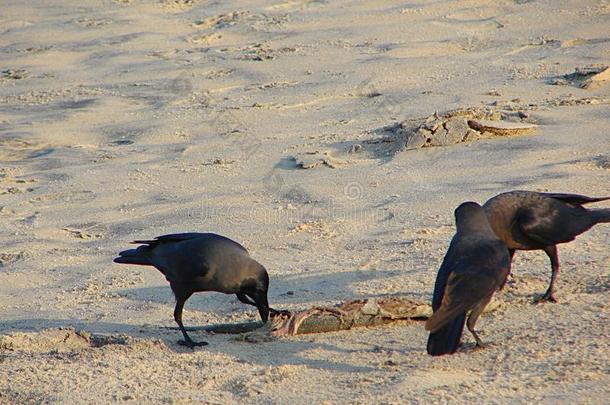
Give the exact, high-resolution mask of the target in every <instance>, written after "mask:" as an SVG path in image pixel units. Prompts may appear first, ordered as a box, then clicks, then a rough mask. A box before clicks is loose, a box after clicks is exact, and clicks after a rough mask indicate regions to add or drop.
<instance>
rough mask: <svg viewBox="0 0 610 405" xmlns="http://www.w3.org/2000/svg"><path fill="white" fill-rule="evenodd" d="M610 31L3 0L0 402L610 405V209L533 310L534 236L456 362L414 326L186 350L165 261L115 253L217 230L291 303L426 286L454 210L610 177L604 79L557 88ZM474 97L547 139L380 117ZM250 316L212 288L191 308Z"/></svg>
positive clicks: (573, 24)
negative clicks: (407, 133) (401, 130)
mask: <svg viewBox="0 0 610 405" xmlns="http://www.w3.org/2000/svg"><path fill="white" fill-rule="evenodd" d="M609 23H610V4H609V3H608V2H607V1H570V2H564V1H561V2H558V1H552V0H538V1H527V0H525V1H521V0H520V1H517V0H514V1H508V0H500V1H485V0H469V1H466V0H464V1H449V0H439V1H434V2H431V1H410V2H404V1H402V2H399V1H380V0H376V1H369V2H347V1H344V2H338V1H305V0H303V1H299V0H296V1H286V2H283V3H281V2H278V3H274V2H258V1H256V2H250V1H244V0H241V1H234V2H206V1H198V0H191V1H187V0H182V1H178V0H176V1H169V0H165V1H153V0H147V1H144V0H142V1H138V0H133V1H129V0H123V1H118V0H117V1H110V0H103V1H87V2H83V1H29V2H22V1H11V0H5V1H3V4H2V7H1V9H0V32H1V35H0V66H2V68H1V72H0V227H1V232H0V319H1V320H0V334H1V335H3V337H2V339H1V340H0V403H2V404H30V403H36V404H37V403H64V404H75V403H96V404H97V403H110V402H125V403H134V404H135V403H137V404H141V403H152V404H157V403H167V404H187V403H210V404H217V403H222V404H232V403H242V402H247V403H257V404H258V403H269V404H286V403H292V404H343V403H361V404H369V403H379V404H403V403H431V402H432V401H436V402H440V403H446V402H451V403H473V402H476V403H523V402H530V401H536V402H537V403H548V404H557V403H570V404H573V403H583V404H585V403H591V404H599V403H603V402H604V401H607V398H608V396H609V394H610V389H609V388H608V387H610V363H609V358H610V330H609V325H610V323H609V314H610V311H609V308H610V307H609V304H608V290H609V289H610V281H609V275H610V270H609V269H610V249H609V248H608V245H609V241H610V226H608V225H599V226H597V227H595V228H593V229H592V230H591V231H589V232H588V233H586V234H584V235H582V236H581V237H579V238H578V239H577V240H576V241H575V242H573V243H570V244H567V245H562V246H560V260H561V263H562V273H561V275H560V279H559V283H558V293H557V298H558V299H559V301H560V302H559V303H558V304H544V305H534V304H533V303H532V300H533V298H534V296H535V295H536V294H540V293H542V292H544V290H545V289H546V286H547V284H548V281H549V277H550V266H549V262H548V259H547V258H546V256H545V255H544V253H543V252H519V253H517V255H516V257H515V262H514V266H513V277H512V278H511V281H510V282H509V283H508V285H507V286H506V288H505V290H504V291H503V292H501V293H500V294H499V297H498V299H499V300H501V301H502V306H501V308H500V309H498V310H496V311H494V312H492V313H489V314H486V315H484V316H483V317H482V319H481V320H480V321H479V323H478V325H477V326H478V328H479V329H481V330H482V332H481V337H482V339H483V340H484V341H486V342H488V343H490V346H489V347H488V348H487V349H485V350H477V351H473V350H472V349H473V345H474V341H473V339H472V337H471V336H469V335H468V334H467V333H466V334H465V336H464V346H463V348H462V349H461V350H460V352H459V353H457V354H456V355H454V356H445V357H443V358H432V357H429V356H428V355H427V354H426V353H425V342H426V338H427V334H426V332H425V330H424V328H423V325H422V324H421V322H410V323H401V324H396V325H391V326H386V327H379V328H370V329H358V330H352V331H345V332H337V333H328V334H319V335H306V336H298V337H293V338H286V339H279V340H274V341H271V342H262V343H248V342H244V341H239V340H235V337H234V336H227V335H210V336H204V335H203V334H201V333H195V332H193V334H192V336H193V337H194V338H197V339H205V340H207V341H209V343H210V344H209V346H206V347H204V348H197V349H196V350H194V351H191V350H189V349H187V348H184V347H182V346H178V345H177V344H176V341H177V340H178V339H179V338H180V336H179V333H178V332H177V331H176V330H173V329H168V328H167V327H173V326H175V325H174V321H173V319H172V310H173V304H174V300H173V297H172V295H171V291H170V289H169V288H168V286H167V283H166V281H165V280H164V278H163V276H162V275H161V274H160V273H159V272H158V271H156V270H155V269H153V268H145V267H137V266H122V265H118V264H114V263H112V258H113V257H114V256H115V254H116V252H118V251H119V250H121V249H124V248H125V247H127V246H128V245H127V243H128V242H129V241H131V240H134V239H144V238H150V237H153V236H156V235H161V234H164V233H171V232H183V231H201V232H204V231H212V232H217V233H221V234H223V235H226V236H228V237H231V238H233V239H235V240H237V241H239V242H241V243H242V244H244V245H245V246H246V247H247V248H248V249H249V250H250V252H251V254H252V256H253V257H254V258H256V259H257V260H258V261H260V262H261V263H263V264H264V265H265V266H266V267H267V269H268V271H269V273H270V276H271V289H270V296H269V299H270V301H271V303H272V305H273V306H274V307H277V308H285V309H302V308H308V307H311V306H315V305H323V304H324V305H326V304H332V303H335V302H339V301H342V300H347V299H354V298H362V297H385V296H391V295H407V296H412V297H413V298H414V299H419V300H423V301H428V300H430V298H431V292H432V286H433V283H434V279H435V276H436V271H437V269H438V266H439V264H440V261H441V260H442V257H443V254H444V252H445V250H446V248H447V245H448V243H449V240H450V238H451V236H452V234H453V232H454V227H453V209H454V208H455V207H456V206H457V205H458V204H459V203H461V202H462V201H465V200H474V201H479V202H484V201H485V200H486V199H488V198H489V197H491V196H493V195H495V194H497V193H500V192H503V191H508V190H512V189H528V190H541V191H547V190H548V191H553V192H572V193H581V194H587V195H594V196H600V195H608V194H610V187H609V184H610V163H609V162H610V135H609V134H608V126H609V125H610V112H609V111H610V109H609V106H610V84H607V83H606V84H604V82H597V83H596V86H590V87H588V88H583V87H581V86H579V85H577V84H574V83H572V82H570V81H567V80H563V79H562V80H560V79H561V78H563V77H564V76H565V75H569V74H571V73H574V72H575V71H576V69H581V68H586V67H587V66H589V65H596V66H597V65H602V66H603V65H608V64H609V63H610V59H609V55H610V38H608V35H607V34H608V29H607V27H608V24H609ZM569 77H571V76H569ZM461 108H486V109H491V110H494V111H496V112H499V113H502V112H504V113H505V114H507V117H508V115H510V114H508V113H519V112H521V117H522V118H524V119H523V121H524V122H528V123H531V124H535V125H536V126H537V127H536V131H535V132H534V133H533V134H529V135H523V136H516V137H507V136H500V137H490V138H482V139H478V140H473V141H471V142H461V143H459V144H456V145H452V146H447V147H425V148H422V149H416V150H404V148H403V147H401V145H400V142H399V141H398V140H397V138H396V136H395V135H396V134H393V133H392V132H391V131H389V130H388V128H391V127H392V126H393V125H396V124H397V123H400V122H403V121H404V120H419V119H425V117H429V116H430V115H431V114H433V113H434V112H439V113H440V114H442V113H443V112H445V111H450V110H455V109H461ZM508 118H511V117H508ZM513 118H514V117H513ZM511 119H512V118H511ZM303 156H305V157H308V158H311V157H312V156H314V157H316V156H318V157H322V158H321V159H317V162H318V164H314V165H313V167H312V168H310V169H304V168H302V167H299V164H298V161H299V160H298V159H301V158H302V157H303ZM326 161H328V162H330V164H328V163H325V162H326ZM307 162H309V160H307ZM320 162H321V163H320ZM609 206H610V205H609V204H608V203H599V204H596V207H609ZM255 318H256V311H255V310H254V309H253V308H251V307H248V306H245V305H243V304H241V303H239V302H238V301H237V300H236V298H235V297H233V296H226V295H222V294H215V293H207V294H203V293H202V294H197V295H195V296H194V297H193V298H192V299H191V300H190V301H189V302H188V303H187V305H186V310H185V314H184V320H185V323H186V324H187V325H188V326H202V325H206V324H210V323H225V322H233V321H234V322H238V321H246V320H250V319H255Z"/></svg>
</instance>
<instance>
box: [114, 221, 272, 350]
mask: <svg viewBox="0 0 610 405" xmlns="http://www.w3.org/2000/svg"><path fill="white" fill-rule="evenodd" d="M131 243H135V244H142V246H139V247H138V248H136V249H129V250H125V251H123V252H120V253H119V256H118V257H116V258H115V259H114V262H115V263H124V264H139V265H144V266H154V267H156V268H157V270H159V271H160V272H161V273H163V275H164V276H165V278H166V280H167V281H169V286H170V287H171V289H172V291H173V293H174V296H175V297H176V307H175V309H174V320H175V321H176V323H177V324H178V326H179V327H180V331H181V332H182V335H183V336H184V340H181V341H179V342H178V343H180V344H182V345H185V346H188V347H191V348H193V347H195V346H204V345H207V342H203V341H201V342H194V341H193V340H191V338H190V337H189V336H188V334H187V333H186V330H185V329H184V325H183V324H182V309H183V307H184V303H185V302H186V300H188V299H189V297H190V296H191V295H192V294H193V293H195V292H198V291H218V292H222V293H225V294H235V295H236V296H237V299H239V300H240V301H241V302H243V303H245V304H249V305H253V306H255V307H256V308H258V312H259V314H260V317H261V319H262V321H263V322H264V323H266V322H267V319H268V318H269V312H270V308H269V303H268V302H267V291H268V289H269V275H268V274H267V270H265V268H264V267H263V266H262V265H261V264H260V263H258V262H257V261H256V260H254V259H252V258H251V257H250V255H249V254H248V251H247V250H246V248H244V247H243V246H242V245H240V244H239V243H237V242H235V241H233V240H231V239H229V238H226V237H224V236H221V235H217V234H214V233H195V232H192V233H178V234H171V235H163V236H158V237H156V238H155V239H153V240H137V241H134V242H131Z"/></svg>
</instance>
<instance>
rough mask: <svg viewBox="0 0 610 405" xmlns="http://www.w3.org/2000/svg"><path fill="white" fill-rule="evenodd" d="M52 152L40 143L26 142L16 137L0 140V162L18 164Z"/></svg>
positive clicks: (52, 149) (51, 149) (47, 146)
mask: <svg viewBox="0 0 610 405" xmlns="http://www.w3.org/2000/svg"><path fill="white" fill-rule="evenodd" d="M53 151H54V148H51V147H49V145H47V144H45V143H42V142H36V141H26V140H24V139H21V138H18V137H7V138H2V139H0V162H1V161H5V162H18V161H22V160H25V159H33V158H36V157H40V156H44V155H47V154H49V153H51V152H53Z"/></svg>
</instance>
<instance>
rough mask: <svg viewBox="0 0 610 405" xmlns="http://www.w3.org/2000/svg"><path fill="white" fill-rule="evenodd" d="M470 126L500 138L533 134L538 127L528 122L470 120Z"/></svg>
mask: <svg viewBox="0 0 610 405" xmlns="http://www.w3.org/2000/svg"><path fill="white" fill-rule="evenodd" d="M468 126H469V127H470V128H473V129H475V130H477V131H479V132H481V133H485V132H489V133H492V134H494V135H498V136H517V135H528V134H531V133H533V132H534V131H535V130H536V128H537V125H535V124H528V123H526V122H510V121H490V120H468Z"/></svg>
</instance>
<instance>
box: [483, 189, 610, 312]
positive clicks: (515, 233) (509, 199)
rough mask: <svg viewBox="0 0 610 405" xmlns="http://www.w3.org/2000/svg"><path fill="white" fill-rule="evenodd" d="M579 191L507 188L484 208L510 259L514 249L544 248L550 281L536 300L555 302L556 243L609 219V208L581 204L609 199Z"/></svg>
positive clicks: (557, 263)
mask: <svg viewBox="0 0 610 405" xmlns="http://www.w3.org/2000/svg"><path fill="white" fill-rule="evenodd" d="M609 199H610V197H600V198H594V197H587V196H584V195H578V194H559V193H537V192H534V191H510V192H507V193H502V194H498V195H497V196H495V197H493V198H491V199H489V200H488V201H487V202H486V203H485V204H484V205H483V209H484V210H485V213H486V214H487V218H488V220H489V223H490V225H491V227H492V229H493V230H494V232H495V233H496V234H497V235H498V237H499V238H500V239H502V240H503V241H504V243H506V246H508V249H509V251H510V255H511V259H512V257H513V255H514V254H515V250H544V252H545V253H546V254H547V256H548V257H549V259H551V271H552V273H551V283H550V284H549V287H548V289H547V290H546V293H545V294H544V295H543V296H542V297H541V298H539V299H537V300H536V301H537V302H545V301H546V302H549V301H550V302H557V299H556V298H555V283H556V281H557V276H558V275H559V257H558V255H557V245H558V244H559V243H566V242H571V241H573V240H574V239H575V238H576V237H577V236H578V235H580V234H581V233H583V232H585V231H587V230H589V229H590V228H591V227H592V226H594V225H596V224H598V223H602V222H610V209H609V208H606V209H591V210H588V209H586V208H584V207H583V205H584V204H589V203H594V202H598V201H604V200H609Z"/></svg>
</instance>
